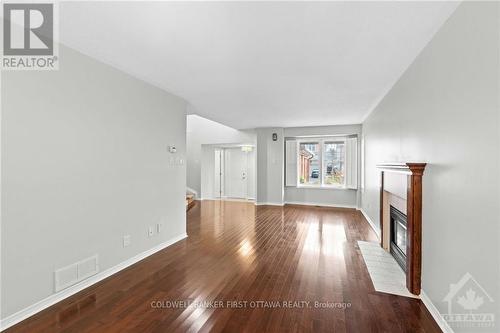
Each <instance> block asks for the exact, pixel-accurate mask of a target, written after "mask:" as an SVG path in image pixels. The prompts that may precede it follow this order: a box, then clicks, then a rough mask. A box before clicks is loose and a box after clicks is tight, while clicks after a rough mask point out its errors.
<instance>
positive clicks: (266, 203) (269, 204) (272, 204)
mask: <svg viewBox="0 0 500 333" xmlns="http://www.w3.org/2000/svg"><path fill="white" fill-rule="evenodd" d="M283 205H284V204H283V203H282V202H256V203H255V206H283Z"/></svg>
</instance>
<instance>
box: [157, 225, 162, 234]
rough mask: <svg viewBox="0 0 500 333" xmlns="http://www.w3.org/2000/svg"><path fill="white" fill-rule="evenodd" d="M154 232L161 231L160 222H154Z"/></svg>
mask: <svg viewBox="0 0 500 333" xmlns="http://www.w3.org/2000/svg"><path fill="white" fill-rule="evenodd" d="M156 232H157V233H160V232H161V223H157V224H156Z"/></svg>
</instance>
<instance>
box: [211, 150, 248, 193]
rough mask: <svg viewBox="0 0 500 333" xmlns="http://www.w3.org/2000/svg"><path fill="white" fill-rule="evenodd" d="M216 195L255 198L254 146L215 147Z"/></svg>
mask: <svg viewBox="0 0 500 333" xmlns="http://www.w3.org/2000/svg"><path fill="white" fill-rule="evenodd" d="M214 197H215V198H219V199H225V198H227V199H245V200H253V199H254V198H255V152H254V149H253V147H252V146H241V147H224V148H216V149H215V151H214Z"/></svg>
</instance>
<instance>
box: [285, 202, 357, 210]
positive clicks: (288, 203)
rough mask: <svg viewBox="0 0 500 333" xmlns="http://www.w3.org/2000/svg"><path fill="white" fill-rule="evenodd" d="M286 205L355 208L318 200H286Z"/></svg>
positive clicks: (354, 207)
mask: <svg viewBox="0 0 500 333" xmlns="http://www.w3.org/2000/svg"><path fill="white" fill-rule="evenodd" d="M285 204H286V205H302V206H320V207H332V208H350V209H357V208H358V207H356V206H355V205H337V204H325V203H319V202H303V201H286V202H285Z"/></svg>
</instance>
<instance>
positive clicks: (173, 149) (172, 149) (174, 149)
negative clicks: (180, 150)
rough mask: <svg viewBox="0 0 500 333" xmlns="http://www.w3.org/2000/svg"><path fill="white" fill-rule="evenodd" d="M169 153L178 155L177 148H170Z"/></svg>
mask: <svg viewBox="0 0 500 333" xmlns="http://www.w3.org/2000/svg"><path fill="white" fill-rule="evenodd" d="M168 151H169V152H171V153H172V154H175V153H177V148H175V146H168Z"/></svg>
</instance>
